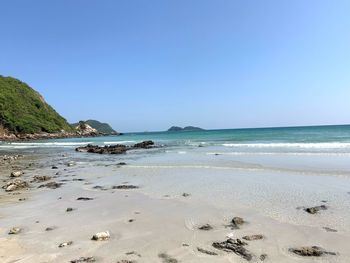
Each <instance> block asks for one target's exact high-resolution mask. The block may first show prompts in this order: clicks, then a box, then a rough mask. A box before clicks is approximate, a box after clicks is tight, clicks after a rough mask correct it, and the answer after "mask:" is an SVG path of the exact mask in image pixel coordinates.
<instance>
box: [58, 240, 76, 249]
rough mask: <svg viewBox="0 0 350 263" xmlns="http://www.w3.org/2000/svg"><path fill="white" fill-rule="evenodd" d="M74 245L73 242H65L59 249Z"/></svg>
mask: <svg viewBox="0 0 350 263" xmlns="http://www.w3.org/2000/svg"><path fill="white" fill-rule="evenodd" d="M72 244H73V241H68V242H63V243H61V244H59V245H58V247H59V248H62V247H68V246H70V245H72Z"/></svg>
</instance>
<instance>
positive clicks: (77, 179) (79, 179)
mask: <svg viewBox="0 0 350 263" xmlns="http://www.w3.org/2000/svg"><path fill="white" fill-rule="evenodd" d="M72 181H79V182H82V181H85V179H83V178H73V180H72Z"/></svg>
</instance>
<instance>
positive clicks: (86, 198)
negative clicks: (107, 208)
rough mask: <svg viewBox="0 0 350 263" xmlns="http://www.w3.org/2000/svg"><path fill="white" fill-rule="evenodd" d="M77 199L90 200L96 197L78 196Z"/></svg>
mask: <svg viewBox="0 0 350 263" xmlns="http://www.w3.org/2000/svg"><path fill="white" fill-rule="evenodd" d="M77 200H78V201H89V200H94V199H93V198H91V197H78V198H77Z"/></svg>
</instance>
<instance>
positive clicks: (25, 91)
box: [0, 75, 118, 140]
mask: <svg viewBox="0 0 350 263" xmlns="http://www.w3.org/2000/svg"><path fill="white" fill-rule="evenodd" d="M110 134H118V133H117V132H116V131H115V130H113V129H112V128H111V127H110V126H109V125H108V124H107V123H101V122H99V121H95V120H88V121H86V122H79V123H77V124H76V125H74V126H72V125H70V124H69V123H68V122H67V120H66V119H65V118H64V117H62V116H61V115H60V114H58V113H57V112H56V111H55V110H54V109H53V108H52V107H51V106H50V105H49V104H47V103H46V102H45V100H44V98H43V97H42V96H41V95H40V94H39V93H38V92H37V91H35V90H34V89H32V88H31V87H29V86H28V85H27V84H26V83H24V82H22V81H20V80H18V79H15V78H12V77H4V76H1V75H0V140H33V139H52V138H66V137H84V136H86V137H88V136H102V135H110Z"/></svg>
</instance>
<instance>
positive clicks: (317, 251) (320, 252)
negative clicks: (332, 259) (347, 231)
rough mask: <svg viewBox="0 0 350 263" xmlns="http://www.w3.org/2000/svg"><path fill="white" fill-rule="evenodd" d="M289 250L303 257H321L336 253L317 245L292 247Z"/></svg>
mask: <svg viewBox="0 0 350 263" xmlns="http://www.w3.org/2000/svg"><path fill="white" fill-rule="evenodd" d="M289 251H290V252H292V253H294V254H296V255H299V256H303V257H321V256H324V255H332V256H334V255H336V253H335V252H329V251H326V250H325V249H323V248H321V247H317V246H312V247H299V248H290V249H289Z"/></svg>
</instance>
